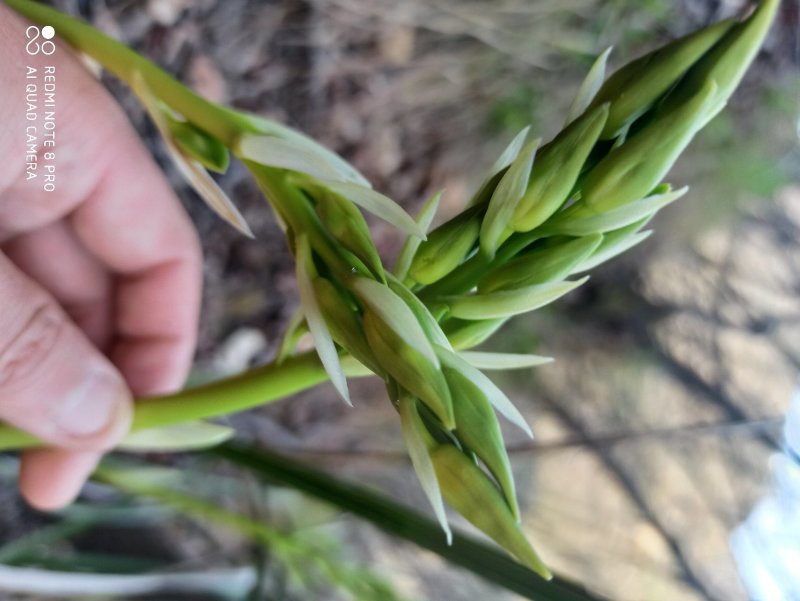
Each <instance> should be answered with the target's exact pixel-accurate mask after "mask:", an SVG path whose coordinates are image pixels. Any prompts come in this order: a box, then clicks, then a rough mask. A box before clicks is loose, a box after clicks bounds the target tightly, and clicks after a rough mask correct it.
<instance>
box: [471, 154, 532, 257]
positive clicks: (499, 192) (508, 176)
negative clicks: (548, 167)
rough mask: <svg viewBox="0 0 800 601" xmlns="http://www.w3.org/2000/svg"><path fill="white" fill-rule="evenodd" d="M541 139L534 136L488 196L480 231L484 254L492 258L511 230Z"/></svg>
mask: <svg viewBox="0 0 800 601" xmlns="http://www.w3.org/2000/svg"><path fill="white" fill-rule="evenodd" d="M541 141H542V140H541V138H537V139H536V140H534V141H533V142H530V143H529V144H528V145H526V146H525V148H523V149H522V151H521V152H520V153H519V155H518V156H517V158H515V159H514V162H513V163H511V166H510V167H509V168H508V171H506V172H505V174H504V175H503V177H502V179H501V180H500V181H499V182H498V184H497V188H495V190H494V192H493V193H492V197H491V198H490V199H489V205H488V207H487V208H486V214H485V215H484V217H483V221H482V222H481V233H480V245H481V250H482V251H483V253H484V254H485V255H486V256H487V257H490V258H492V257H494V254H495V252H497V247H498V246H500V244H502V243H503V242H505V240H506V239H508V236H509V235H511V234H512V233H513V232H512V230H511V229H510V228H511V217H512V216H513V215H514V211H515V210H516V208H517V205H518V204H519V202H520V200H522V197H523V195H524V194H525V191H526V190H527V189H528V181H529V180H530V177H531V169H532V167H533V159H534V157H535V156H536V150H537V149H538V148H539V144H540V143H541Z"/></svg>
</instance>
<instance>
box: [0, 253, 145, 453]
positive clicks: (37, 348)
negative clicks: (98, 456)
mask: <svg viewBox="0 0 800 601" xmlns="http://www.w3.org/2000/svg"><path fill="white" fill-rule="evenodd" d="M0 281H1V282H3V285H2V286H0V419H2V420H4V421H6V422H9V423H11V424H13V425H15V426H17V427H18V428H21V429H23V430H26V431H27V432H30V433H31V434H33V435H34V436H36V437H38V438H40V439H41V440H43V441H45V442H48V443H50V444H52V445H55V446H63V447H71V448H76V449H87V450H88V449H96V450H100V449H108V448H111V447H112V446H114V445H115V444H116V443H117V442H118V441H119V440H120V439H121V438H122V436H123V435H124V434H125V432H126V431H127V429H128V427H129V424H130V420H131V413H132V399H131V395H130V392H129V391H128V388H127V387H126V385H125V382H124V381H123V380H122V378H121V376H120V374H119V373H118V372H117V370H116V369H115V368H114V366H113V365H112V364H111V363H110V362H109V361H108V359H107V358H106V357H104V356H103V355H102V354H101V353H100V352H99V351H98V350H97V349H96V348H95V347H94V346H93V345H92V344H91V342H90V341H89V340H88V339H87V338H86V336H85V335H84V334H83V332H81V331H80V330H79V329H78V327H77V326H76V325H75V324H74V323H72V322H71V321H70V320H69V318H68V317H67V316H66V314H65V313H64V311H63V310H62V309H61V307H59V306H58V304H57V303H56V302H55V300H54V299H53V298H52V297H51V296H50V295H49V294H47V293H46V292H45V291H44V290H43V289H42V288H41V287H39V286H38V285H36V284H35V283H34V282H33V281H31V280H30V279H29V278H27V277H26V276H25V275H23V274H22V273H21V272H20V271H18V270H17V268H16V267H15V266H14V264H13V263H11V261H10V260H9V259H8V258H7V257H5V255H2V254H0Z"/></svg>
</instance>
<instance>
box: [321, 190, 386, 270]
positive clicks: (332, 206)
mask: <svg viewBox="0 0 800 601" xmlns="http://www.w3.org/2000/svg"><path fill="white" fill-rule="evenodd" d="M316 210H317V215H318V216H319V219H320V221H321V222H322V223H323V225H324V226H325V227H326V229H327V230H328V231H329V232H330V233H331V235H332V236H333V237H334V238H335V239H336V241H337V242H339V244H341V245H342V246H343V247H344V248H346V249H347V250H349V251H350V252H351V253H353V254H354V255H355V256H356V257H358V258H359V259H360V260H361V261H362V262H363V263H364V265H365V266H366V267H367V268H368V269H369V270H370V272H372V274H373V275H374V276H375V277H376V278H378V279H379V280H381V281H386V276H385V275H384V272H383V263H382V262H381V258H380V256H379V255H378V250H377V249H376V248H375V244H373V242H372V237H371V236H370V234H369V227H368V226H367V222H366V220H365V219H364V216H363V215H362V214H361V211H359V210H358V209H357V208H356V206H355V205H354V204H353V203H351V202H350V201H349V200H347V199H346V198H343V197H341V196H339V195H338V194H333V193H331V192H322V194H320V195H319V198H317V204H316Z"/></svg>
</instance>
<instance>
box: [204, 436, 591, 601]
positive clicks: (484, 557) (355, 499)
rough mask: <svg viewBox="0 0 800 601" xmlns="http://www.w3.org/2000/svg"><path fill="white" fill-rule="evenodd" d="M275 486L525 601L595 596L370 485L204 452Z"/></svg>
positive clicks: (247, 453) (264, 456) (263, 455)
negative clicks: (447, 535) (446, 531)
mask: <svg viewBox="0 0 800 601" xmlns="http://www.w3.org/2000/svg"><path fill="white" fill-rule="evenodd" d="M206 453H207V454H208V455H210V456H212V457H220V458H222V459H225V460H226V461H229V462H231V463H233V464H235V465H237V466H239V467H240V468H242V469H246V470H248V471H249V472H251V473H253V474H255V475H257V476H259V477H260V478H263V479H264V480H266V481H269V482H272V483H274V484H277V485H281V486H286V487H289V488H293V489H296V490H299V491H301V492H304V493H306V494H308V495H311V496H313V497H315V498H317V499H320V500H322V501H325V502H328V503H331V504H333V505H335V506H337V507H339V508H341V509H343V510H344V511H348V512H350V513H352V514H354V515H356V516H358V517H360V518H361V519H364V520H367V521H369V522H371V523H372V524H374V525H375V526H377V527H378V528H380V529H382V530H384V531H385V532H388V533H389V534H392V535H394V536H397V537H399V538H401V539H404V540H408V541H411V542H413V543H414V544H416V545H419V546H420V547H422V548H424V549H428V550H429V551H432V552H434V553H436V554H438V555H439V556H441V557H443V558H444V559H446V560H447V561H450V562H451V563H453V564H454V565H458V566H461V567H463V568H465V569H467V570H469V571H471V572H473V573H474V574H477V575H478V576H480V577H482V578H485V579H486V580H488V581H490V582H493V583H495V584H497V585H499V586H501V587H503V588H504V589H506V590H509V591H513V592H515V593H517V594H519V595H522V596H524V597H525V598H526V599H531V601H600V598H599V597H596V596H594V595H592V594H590V593H588V592H587V591H586V590H585V589H583V588H582V587H580V586H579V585H576V584H573V583H571V582H570V581H568V580H565V579H564V578H561V577H559V576H555V577H554V578H553V580H551V581H549V582H548V581H546V580H544V579H542V578H541V577H539V576H538V575H536V573H534V572H532V571H531V570H529V569H528V568H526V567H524V566H522V565H521V564H519V563H517V562H515V561H514V560H513V559H511V558H510V557H508V556H507V555H505V554H504V553H501V552H500V551H499V550H498V549H497V548H496V547H493V546H491V545H489V544H487V543H485V542H483V541H480V540H477V539H475V538H474V537H472V536H469V535H466V534H464V533H463V532H460V531H459V530H458V529H454V530H453V544H452V545H448V544H447V541H446V540H445V539H444V537H443V536H442V535H441V530H440V528H439V525H438V524H437V523H436V521H434V520H432V519H430V518H428V517H426V516H424V515H422V514H421V513H419V512H418V511H415V510H413V509H411V508H409V507H407V506H405V505H401V504H400V503H398V502H397V501H395V500H394V499H391V498H389V497H388V496H386V495H382V494H379V493H376V492H375V491H374V490H373V489H368V488H366V487H364V486H359V485H356V484H353V483H351V482H347V481H345V480H342V479H339V478H335V477H333V476H331V475H329V474H327V473H324V472H322V471H319V470H317V469H314V468H312V467H310V466H308V465H305V464H302V463H299V462H297V461H295V460H293V459H291V458H289V457H286V456H284V455H279V454H277V453H275V452H274V451H270V450H268V449H265V448H263V447H260V448H258V449H256V448H254V447H251V446H246V445H243V444H235V445H234V444H231V443H226V444H224V445H222V446H220V447H216V448H214V449H211V450H210V451H206Z"/></svg>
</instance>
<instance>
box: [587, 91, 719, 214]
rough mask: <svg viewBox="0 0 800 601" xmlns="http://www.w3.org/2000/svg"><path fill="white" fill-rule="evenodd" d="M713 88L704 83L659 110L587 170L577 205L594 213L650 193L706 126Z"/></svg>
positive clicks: (713, 96)
mask: <svg viewBox="0 0 800 601" xmlns="http://www.w3.org/2000/svg"><path fill="white" fill-rule="evenodd" d="M716 90H717V86H716V84H715V83H714V82H713V81H709V82H707V83H706V85H704V86H703V87H702V88H701V89H700V90H699V91H698V92H697V93H696V94H695V95H694V96H692V97H691V98H690V99H689V100H688V101H686V102H684V103H681V104H680V105H678V106H675V107H674V109H672V110H668V111H661V110H659V111H658V112H657V113H656V114H655V115H654V116H653V118H652V120H651V121H650V122H649V123H647V124H646V125H644V126H643V127H642V129H640V130H639V131H637V132H635V133H633V134H632V135H631V136H630V137H628V139H627V140H625V143H624V144H622V145H621V146H619V147H618V148H615V149H614V150H612V151H611V152H609V153H608V155H607V156H606V157H605V158H604V159H603V160H601V161H600V162H599V163H598V164H597V165H595V166H594V167H593V168H592V170H591V171H590V172H589V174H588V175H587V176H586V179H585V180H584V181H583V182H582V184H581V186H580V189H581V203H582V204H583V205H584V206H586V207H590V208H591V209H593V210H594V211H596V212H598V213H599V212H603V211H608V210H609V209H613V208H616V207H620V206H622V205H625V204H627V203H630V202H633V201H636V200H639V199H641V198H644V197H645V196H646V195H647V194H649V193H650V191H651V190H653V188H654V187H655V186H656V185H657V184H658V183H659V182H660V181H661V180H662V178H663V177H664V176H665V175H666V174H667V172H668V171H669V170H670V168H672V165H673V163H674V162H675V161H676V160H677V158H678V156H679V155H680V154H681V152H683V149H684V148H686V146H687V145H688V144H689V142H691V140H692V138H693V137H694V134H695V133H696V132H697V130H698V129H700V128H701V127H702V126H703V125H704V124H705V123H706V114H707V112H708V109H709V108H710V106H711V104H712V103H713V102H714V99H715V96H716Z"/></svg>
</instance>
